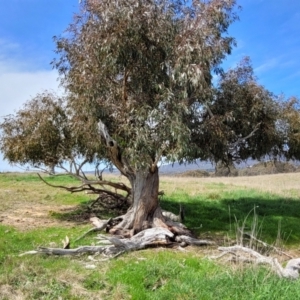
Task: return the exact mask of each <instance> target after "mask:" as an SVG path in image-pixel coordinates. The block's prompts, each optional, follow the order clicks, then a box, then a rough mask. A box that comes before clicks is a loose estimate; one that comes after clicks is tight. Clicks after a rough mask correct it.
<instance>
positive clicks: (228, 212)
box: [161, 184, 300, 245]
mask: <svg viewBox="0 0 300 300" xmlns="http://www.w3.org/2000/svg"><path fill="white" fill-rule="evenodd" d="M220 187H222V184H220V185H217V186H216V188H215V189H214V191H209V192H208V193H207V194H201V195H198V196H190V195H188V194H187V193H178V192H176V193H174V194H171V195H170V196H164V197H163V199H162V200H161V205H162V207H163V208H164V209H166V210H171V211H172V212H174V213H178V210H179V203H181V204H182V205H183V206H184V208H185V214H186V220H185V224H186V225H187V227H189V228H196V229H195V230H194V232H195V233H196V234H197V235H200V236H201V234H207V233H208V232H209V233H210V234H211V235H214V233H215V234H216V233H218V234H219V233H223V234H226V233H229V234H231V235H233V236H234V235H235V230H234V229H235V227H236V225H237V223H236V221H238V223H242V222H243V221H244V219H245V218H246V216H247V215H248V214H249V212H250V211H251V210H253V208H254V207H255V212H256V215H257V216H258V221H259V223H260V225H261V238H262V239H264V240H266V241H268V242H270V243H272V242H274V241H275V240H276V238H277V236H278V228H279V226H280V231H281V232H280V233H281V237H282V238H283V239H284V242H285V244H287V245H295V244H299V243H300V234H299V229H298V228H299V220H300V201H299V199H293V198H283V197H282V196H277V195H274V194H269V193H262V192H258V191H256V190H252V189H237V190H231V191H221V190H220ZM252 220H253V214H250V216H249V218H248V220H247V222H246V231H247V229H248V230H249V229H250V227H251V222H252ZM199 227H201V228H199Z"/></svg>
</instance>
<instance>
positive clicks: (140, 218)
mask: <svg viewBox="0 0 300 300" xmlns="http://www.w3.org/2000/svg"><path fill="white" fill-rule="evenodd" d="M158 189H159V176H158V168H157V167H155V168H153V169H152V170H151V169H144V170H139V171H136V173H135V176H134V178H133V179H132V196H133V203H132V206H131V207H130V208H129V210H128V212H127V213H126V214H125V215H124V216H121V219H122V221H121V222H120V223H119V224H118V225H116V226H114V227H113V228H112V229H111V230H110V233H113V234H122V235H125V236H126V235H130V236H132V235H135V234H136V233H138V232H140V231H142V230H144V229H147V228H151V227H158V226H159V227H165V228H167V227H168V226H167V225H166V224H165V223H164V217H163V215H162V212H161V208H160V206H159V202H158ZM126 230H127V231H128V230H130V233H129V234H126V232H124V231H126Z"/></svg>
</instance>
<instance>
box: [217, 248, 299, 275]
mask: <svg viewBox="0 0 300 300" xmlns="http://www.w3.org/2000/svg"><path fill="white" fill-rule="evenodd" d="M218 250H220V251H222V252H223V253H222V254H221V255H219V256H217V257H212V258H214V259H219V258H221V257H223V256H225V255H226V254H231V255H233V258H232V259H231V260H233V261H235V262H248V263H255V264H267V265H270V266H271V268H272V270H273V271H275V272H276V274H277V275H278V276H279V277H281V278H289V279H298V278H299V271H300V258H294V259H290V260H289V261H288V262H287V265H286V267H285V268H283V267H282V265H281V264H280V263H279V262H278V260H277V258H274V257H267V256H264V255H262V254H260V253H258V252H257V251H255V250H253V249H250V248H247V247H243V246H240V245H235V246H231V247H219V248H218Z"/></svg>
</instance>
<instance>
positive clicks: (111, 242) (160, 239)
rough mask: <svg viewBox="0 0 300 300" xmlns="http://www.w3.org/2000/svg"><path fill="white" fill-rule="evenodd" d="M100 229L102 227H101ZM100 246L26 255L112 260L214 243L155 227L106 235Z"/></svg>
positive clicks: (101, 236) (53, 249) (51, 250)
mask: <svg viewBox="0 0 300 300" xmlns="http://www.w3.org/2000/svg"><path fill="white" fill-rule="evenodd" d="M102 226H103V225H102ZM103 227H104V226H103ZM99 228H100V227H99ZM97 239H98V240H100V241H99V243H100V244H102V245H100V246H82V247H78V248H76V249H64V248H46V247H40V248H38V249H37V250H35V251H29V252H25V253H23V254H21V255H25V254H52V255H78V254H82V253H89V254H91V253H94V254H95V253H101V254H103V255H105V256H108V257H110V258H114V257H116V256H118V255H120V254H122V253H125V252H129V251H136V250H141V249H145V248H149V247H158V246H165V247H166V246H170V245H174V244H178V245H179V243H181V245H182V244H183V243H184V245H197V246H204V245H212V244H213V242H211V241H207V240H198V239H194V238H191V237H189V236H176V235H175V234H174V233H172V232H171V231H170V230H168V229H167V228H162V227H154V228H149V229H146V230H143V231H141V232H139V233H137V234H136V235H134V236H132V237H130V238H118V237H115V236H113V237H110V236H104V235H98V237H97Z"/></svg>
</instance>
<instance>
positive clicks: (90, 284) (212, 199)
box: [0, 173, 300, 300]
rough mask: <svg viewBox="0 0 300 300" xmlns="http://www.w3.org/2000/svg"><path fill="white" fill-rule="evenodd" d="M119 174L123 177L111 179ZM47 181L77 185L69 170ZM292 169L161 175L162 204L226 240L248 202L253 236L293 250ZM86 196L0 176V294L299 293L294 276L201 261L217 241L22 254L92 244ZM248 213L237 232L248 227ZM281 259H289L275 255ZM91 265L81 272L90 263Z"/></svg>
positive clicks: (28, 177) (299, 240) (296, 194)
mask: <svg viewBox="0 0 300 300" xmlns="http://www.w3.org/2000/svg"><path fill="white" fill-rule="evenodd" d="M114 179H115V180H122V178H114ZM47 180H49V182H51V183H52V184H67V185H70V186H74V185H76V181H74V180H73V179H71V178H70V177H68V176H63V177H57V178H56V177H47ZM299 182H300V174H299V173H293V174H282V175H269V176H257V177H238V178H178V177H161V186H160V188H161V190H164V192H165V195H164V196H163V197H162V198H161V205H162V206H163V208H164V209H167V210H171V211H173V212H175V213H177V212H178V209H179V203H182V204H183V205H184V207H185V212H186V221H185V224H186V225H187V226H188V227H189V228H192V230H193V231H194V233H195V234H196V235H198V236H199V237H200V238H211V239H213V240H215V241H216V242H217V244H218V245H224V244H225V245H228V244H229V243H232V242H234V239H235V234H236V228H237V226H241V224H242V223H243V221H244V220H245V218H246V216H247V215H248V214H249V212H251V211H252V210H253V208H254V207H255V212H256V217H258V224H257V236H258V237H259V238H260V239H263V240H264V241H267V242H269V243H270V244H276V245H278V246H280V247H284V248H283V249H284V251H285V252H287V253H289V255H291V256H293V257H300V251H299V244H300V233H299V223H300V186H299ZM92 199H93V198H91V197H90V196H89V195H86V194H72V195H71V194H69V193H67V192H65V191H62V190H59V189H53V188H51V187H49V186H47V185H45V184H44V183H42V182H41V181H40V179H39V178H38V177H37V176H36V175H35V174H12V173H7V174H4V173H2V174H0V222H1V223H0V224H1V225H0V299H8V300H11V299H118V300H119V299H298V298H299V299H300V282H299V281H288V280H282V279H279V278H277V277H276V276H275V275H274V274H273V273H272V272H271V271H270V269H269V268H267V267H257V266H251V265H246V266H245V265H236V264H229V263H225V262H221V263H220V262H217V261H215V260H211V259H209V257H210V256H211V255H213V254H216V253H217V250H216V247H211V248H208V247H204V248H195V247H187V248H185V251H181V250H179V249H161V248H158V249H148V250H143V251H139V252H134V253H128V254H126V255H123V256H121V257H118V258H117V259H114V260H110V261H101V259H102V258H101V257H95V258H94V259H96V260H98V261H97V262H94V261H91V259H92V258H91V257H89V256H88V255H83V256H79V257H52V256H46V255H45V256H30V255H28V256H22V257H19V254H20V253H22V252H25V251H28V250H33V249H35V248H36V247H38V246H51V247H56V246H57V247H59V246H61V245H62V244H61V240H62V239H63V238H64V237H65V236H66V235H68V236H69V238H70V240H71V247H77V246H79V245H87V244H93V243H95V239H94V236H95V235H93V234H91V235H90V236H87V237H86V238H84V239H82V240H80V241H79V242H76V243H75V242H73V241H74V240H75V239H76V238H77V237H78V236H80V235H81V234H82V233H83V232H85V231H86V230H87V229H89V228H90V226H91V225H90V224H89V223H88V221H87V220H88V218H89V217H90V216H91V215H94V214H96V215H97V216H99V217H100V218H106V217H108V216H110V215H111V214H112V212H103V211H96V212H93V211H90V210H88V203H89V201H91V200H92ZM251 224H253V214H252V213H250V214H249V216H248V218H247V222H246V228H245V230H246V231H247V230H250V229H251ZM278 258H279V259H280V261H281V262H283V263H284V261H285V260H286V259H287V257H283V256H282V257H278ZM91 264H93V265H96V268H94V269H89V267H91V266H90V265H91Z"/></svg>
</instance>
